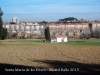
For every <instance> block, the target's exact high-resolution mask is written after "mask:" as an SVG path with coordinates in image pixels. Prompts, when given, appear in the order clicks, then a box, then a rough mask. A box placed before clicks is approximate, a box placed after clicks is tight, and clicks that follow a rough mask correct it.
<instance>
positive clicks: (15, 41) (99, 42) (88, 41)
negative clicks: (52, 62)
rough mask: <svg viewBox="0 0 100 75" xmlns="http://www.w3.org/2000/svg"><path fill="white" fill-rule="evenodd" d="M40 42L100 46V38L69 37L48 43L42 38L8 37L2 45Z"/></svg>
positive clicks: (35, 43) (36, 43)
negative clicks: (64, 40)
mask: <svg viewBox="0 0 100 75" xmlns="http://www.w3.org/2000/svg"><path fill="white" fill-rule="evenodd" d="M38 44H57V45H70V46H100V39H95V38H91V39H85V40H84V39H68V42H65V43H63V42H62V43H47V42H43V40H42V39H6V40H2V41H1V44H0V45H38Z"/></svg>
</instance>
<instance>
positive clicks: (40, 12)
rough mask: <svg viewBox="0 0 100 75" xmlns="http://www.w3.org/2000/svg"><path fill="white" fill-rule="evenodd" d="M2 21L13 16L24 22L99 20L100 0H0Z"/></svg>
mask: <svg viewBox="0 0 100 75" xmlns="http://www.w3.org/2000/svg"><path fill="white" fill-rule="evenodd" d="M0 7H1V9H2V11H3V16H2V19H3V22H11V21H12V18H13V17H18V18H19V20H20V21H21V22H22V21H26V22H33V21H44V20H45V21H50V22H51V21H57V20H59V19H63V18H67V17H75V18H78V19H79V20H80V19H84V20H100V0H0Z"/></svg>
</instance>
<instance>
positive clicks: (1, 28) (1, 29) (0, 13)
mask: <svg viewBox="0 0 100 75" xmlns="http://www.w3.org/2000/svg"><path fill="white" fill-rule="evenodd" d="M2 15H3V12H2V11H1V8H0V39H2V34H3V27H2V23H3V22H2V18H1V16H2Z"/></svg>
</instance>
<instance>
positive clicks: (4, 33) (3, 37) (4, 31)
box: [2, 28, 7, 40]
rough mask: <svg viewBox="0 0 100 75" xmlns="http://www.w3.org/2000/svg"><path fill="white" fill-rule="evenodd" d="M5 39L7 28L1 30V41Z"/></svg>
mask: <svg viewBox="0 0 100 75" xmlns="http://www.w3.org/2000/svg"><path fill="white" fill-rule="evenodd" d="M6 38H7V28H3V34H2V40H4V39H6Z"/></svg>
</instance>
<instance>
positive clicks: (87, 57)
mask: <svg viewBox="0 0 100 75" xmlns="http://www.w3.org/2000/svg"><path fill="white" fill-rule="evenodd" d="M8 66H10V68H11V67H13V68H16V67H19V68H21V67H24V68H26V67H29V68H44V69H46V70H49V68H79V69H80V70H79V73H81V74H85V73H89V74H92V73H94V74H96V73H97V74H99V73H100V39H93V38H91V39H88V40H87V39H86V40H85V41H84V40H80V39H75V40H74V39H69V41H68V42H67V43H47V42H45V43H44V42H42V40H39V39H35V40H33V39H18V40H17V39H7V40H3V41H0V67H2V68H3V69H4V68H5V67H8ZM0 69H1V68H0ZM71 73H73V72H71ZM2 74H3V73H2ZM0 75H1V74H0ZM37 75H38V74H37ZM52 75H53V74H52ZM54 75H61V74H54Z"/></svg>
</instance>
